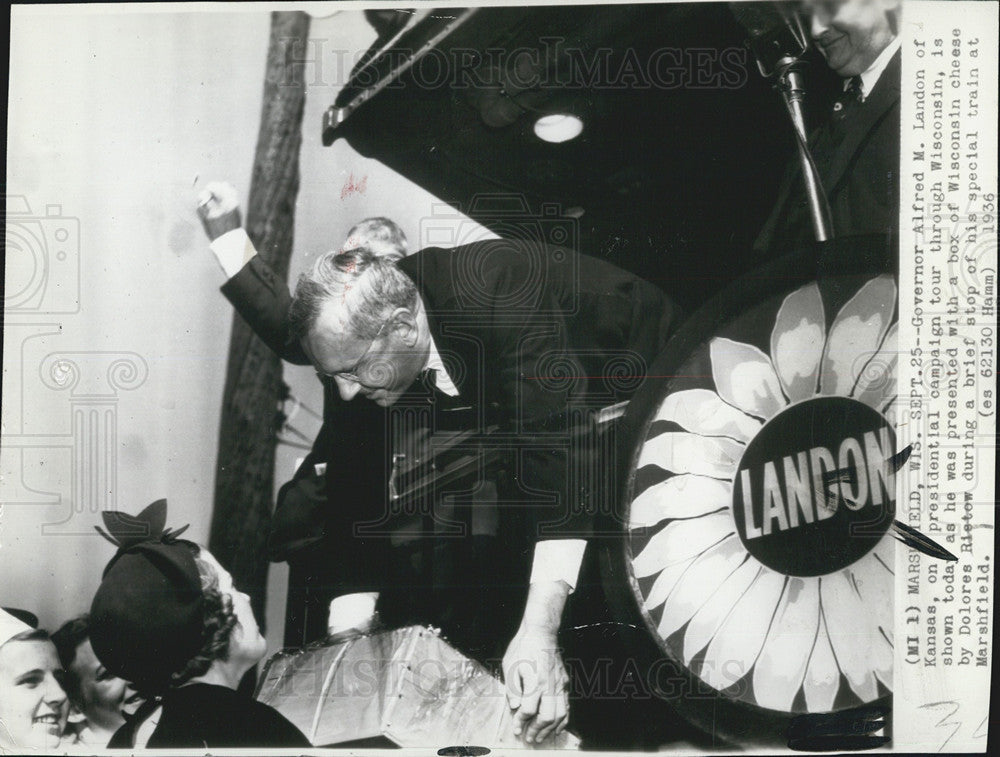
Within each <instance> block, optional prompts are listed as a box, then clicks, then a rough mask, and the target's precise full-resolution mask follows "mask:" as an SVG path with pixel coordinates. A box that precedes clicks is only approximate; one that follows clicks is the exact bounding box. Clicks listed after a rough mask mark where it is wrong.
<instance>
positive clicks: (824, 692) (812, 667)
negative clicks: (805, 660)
mask: <svg viewBox="0 0 1000 757" xmlns="http://www.w3.org/2000/svg"><path fill="white" fill-rule="evenodd" d="M839 690H840V668H838V667H837V658H836V657H834V656H833V647H831V646H830V638H829V636H828V635H827V633H826V623H825V622H824V620H823V618H820V623H819V631H818V632H817V633H816V644H815V645H814V646H813V651H812V654H811V655H810V656H809V667H808V668H807V669H806V677H805V680H804V681H803V682H802V692H803V693H804V694H805V697H806V709H807V710H808V711H809V712H830V710H832V709H833V703H834V701H835V700H836V699H837V692H838V691H839Z"/></svg>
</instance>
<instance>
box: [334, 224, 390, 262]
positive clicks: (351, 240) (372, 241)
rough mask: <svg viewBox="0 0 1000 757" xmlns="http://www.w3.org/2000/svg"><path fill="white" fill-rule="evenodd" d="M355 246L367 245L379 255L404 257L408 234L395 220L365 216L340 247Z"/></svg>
mask: <svg viewBox="0 0 1000 757" xmlns="http://www.w3.org/2000/svg"><path fill="white" fill-rule="evenodd" d="M355 247H367V248H368V249H369V250H371V251H372V252H373V253H375V254H376V255H379V256H392V257H397V258H402V257H405V256H406V251H407V246H406V234H404V233H403V230H402V229H401V228H399V226H398V225H397V224H396V223H395V221H392V220H390V219H388V218H384V217H382V216H376V217H374V218H365V219H364V220H362V221H359V222H358V223H356V224H354V226H352V227H351V230H350V231H348V232H347V239H346V241H345V242H344V245H343V247H341V248H340V249H341V250H345V251H346V250H351V249H354V248H355Z"/></svg>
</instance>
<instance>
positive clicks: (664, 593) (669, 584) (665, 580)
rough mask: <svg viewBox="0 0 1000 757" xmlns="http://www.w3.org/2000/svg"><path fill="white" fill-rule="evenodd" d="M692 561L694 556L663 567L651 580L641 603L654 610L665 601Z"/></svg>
mask: <svg viewBox="0 0 1000 757" xmlns="http://www.w3.org/2000/svg"><path fill="white" fill-rule="evenodd" d="M694 561H695V558H694V557H691V558H689V559H687V560H684V561H683V562H679V563H675V564H674V565H671V566H670V567H668V568H664V569H663V571H662V572H661V573H660V575H658V576H657V577H656V580H655V581H653V585H652V586H651V587H650V589H649V595H648V596H647V597H646V601H645V602H644V603H643V604H645V605H646V609H647V610H650V611H652V610H655V609H656V608H657V607H659V606H660V605H662V604H663V603H664V602H665V601H666V599H667V597H668V596H670V592H671V591H673V589H674V586H676V585H677V582H678V581H679V580H680V578H681V576H683V575H684V571H686V570H687V569H688V568H690V567H691V563H693V562H694Z"/></svg>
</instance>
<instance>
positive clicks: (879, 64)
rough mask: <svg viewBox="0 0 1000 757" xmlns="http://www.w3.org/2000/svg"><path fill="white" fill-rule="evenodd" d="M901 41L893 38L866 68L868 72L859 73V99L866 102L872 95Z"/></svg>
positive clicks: (848, 83) (845, 84) (848, 81)
mask: <svg viewBox="0 0 1000 757" xmlns="http://www.w3.org/2000/svg"><path fill="white" fill-rule="evenodd" d="M901 44H902V41H901V40H900V38H899V37H898V36H896V37H895V38H893V40H892V42H890V43H889V45H888V46H887V47H886V48H885V50H883V51H882V52H881V53H880V54H879V56H878V57H877V58H876V59H875V60H874V61H873V62H872V64H871V65H870V66H869V67H868V70H866V71H863V72H862V73H861V99H862V100H867V99H868V95H870V94H871V93H872V90H873V89H875V85H876V84H878V80H879V79H880V78H882V73H883V72H884V71H885V69H886V66H888V65H889V61H890V60H892V56H893V55H895V54H896V51H897V50H898V49H899V48H900V46H901ZM850 81H851V80H850V79H847V80H845V81H844V90H845V91H846V90H847V88H848V87H849V86H850Z"/></svg>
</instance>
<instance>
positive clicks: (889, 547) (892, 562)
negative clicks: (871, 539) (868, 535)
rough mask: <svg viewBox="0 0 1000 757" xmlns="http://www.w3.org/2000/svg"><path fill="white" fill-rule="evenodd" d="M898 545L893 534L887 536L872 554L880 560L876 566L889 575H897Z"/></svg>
mask: <svg viewBox="0 0 1000 757" xmlns="http://www.w3.org/2000/svg"><path fill="white" fill-rule="evenodd" d="M896 544H897V542H896V540H895V539H894V538H893V536H892V534H886V535H885V536H883V537H882V539H881V540H880V541H879V543H878V544H876V545H875V549H873V550H872V551H871V554H872V555H873V556H875V557H877V558H878V559H877V560H876V561H875V562H876V564H877V565H878V566H879V567H880V568H882V569H883V570H887V571H889V575H895V573H896Z"/></svg>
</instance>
